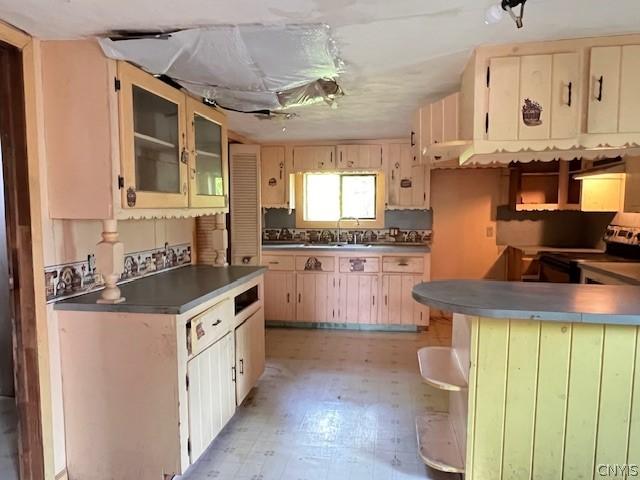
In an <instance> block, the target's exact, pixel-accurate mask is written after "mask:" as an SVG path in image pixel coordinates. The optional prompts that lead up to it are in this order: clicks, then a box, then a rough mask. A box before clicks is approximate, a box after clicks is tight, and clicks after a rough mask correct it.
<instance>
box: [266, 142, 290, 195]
mask: <svg viewBox="0 0 640 480" xmlns="http://www.w3.org/2000/svg"><path fill="white" fill-rule="evenodd" d="M260 162H261V179H260V180H261V181H260V184H261V187H262V192H261V196H262V206H263V207H270V206H280V207H282V206H284V205H286V204H287V199H286V182H287V174H286V170H285V152H284V147H281V146H266V147H262V149H261V150H260Z"/></svg>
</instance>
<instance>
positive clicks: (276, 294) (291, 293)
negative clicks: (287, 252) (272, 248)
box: [263, 255, 296, 322]
mask: <svg viewBox="0 0 640 480" xmlns="http://www.w3.org/2000/svg"><path fill="white" fill-rule="evenodd" d="M265 257H266V256H265V255H263V260H265V262H264V263H265V264H268V263H269V262H268V261H266V260H267V259H266V258H265ZM271 261H274V260H271ZM264 278H265V285H267V292H268V294H267V295H266V296H265V299H264V315H265V318H266V319H267V320H275V321H283V322H293V321H295V320H296V275H295V273H293V272H281V271H275V270H269V271H268V272H267V273H266V274H265V277H264Z"/></svg>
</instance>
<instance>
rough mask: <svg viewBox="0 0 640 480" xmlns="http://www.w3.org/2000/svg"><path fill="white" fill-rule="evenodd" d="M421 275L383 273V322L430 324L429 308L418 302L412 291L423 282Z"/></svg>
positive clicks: (381, 314) (389, 323) (381, 317)
mask: <svg viewBox="0 0 640 480" xmlns="http://www.w3.org/2000/svg"><path fill="white" fill-rule="evenodd" d="M423 281H424V280H423V277H422V276H421V275H408V274H385V275H382V289H381V297H382V303H381V312H380V319H381V323H383V324H387V325H393V324H400V325H428V324H429V315H428V309H426V307H424V306H423V305H421V304H419V303H417V302H416V301H415V300H414V299H413V297H412V295H411V291H412V289H413V287H414V286H415V285H417V284H419V283H421V282H423Z"/></svg>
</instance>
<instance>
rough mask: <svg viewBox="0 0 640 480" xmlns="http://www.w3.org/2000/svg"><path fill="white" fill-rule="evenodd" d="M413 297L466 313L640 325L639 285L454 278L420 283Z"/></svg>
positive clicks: (431, 304) (432, 304) (494, 316)
mask: <svg viewBox="0 0 640 480" xmlns="http://www.w3.org/2000/svg"><path fill="white" fill-rule="evenodd" d="M413 298H414V299H415V300H416V301H418V302H420V303H422V304H424V305H430V306H432V307H435V308H440V309H442V310H446V311H450V312H455V313H462V314H466V315H477V316H483V317H492V318H511V319H523V320H549V321H558V322H571V323H579V322H585V323H602V324H623V325H640V288H638V287H635V286H626V285H623V286H618V285H580V284H564V283H529V282H496V281H490V280H448V281H436V282H427V283H421V284H419V285H416V286H415V287H414V289H413Z"/></svg>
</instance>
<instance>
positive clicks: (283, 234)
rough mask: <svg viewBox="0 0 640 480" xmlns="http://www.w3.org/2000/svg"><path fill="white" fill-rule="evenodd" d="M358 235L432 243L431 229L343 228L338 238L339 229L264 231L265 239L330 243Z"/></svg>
mask: <svg viewBox="0 0 640 480" xmlns="http://www.w3.org/2000/svg"><path fill="white" fill-rule="evenodd" d="M354 234H357V235H358V243H411V244H430V243H431V236H432V231H431V230H400V229H377V230H344V229H343V230H341V232H340V239H338V230H337V229H324V230H318V229H315V230H314V229H296V228H266V229H264V230H263V231H262V240H263V241H266V242H268V241H280V242H286V241H290V242H304V243H330V242H336V241H341V242H352V241H353V235H354Z"/></svg>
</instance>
